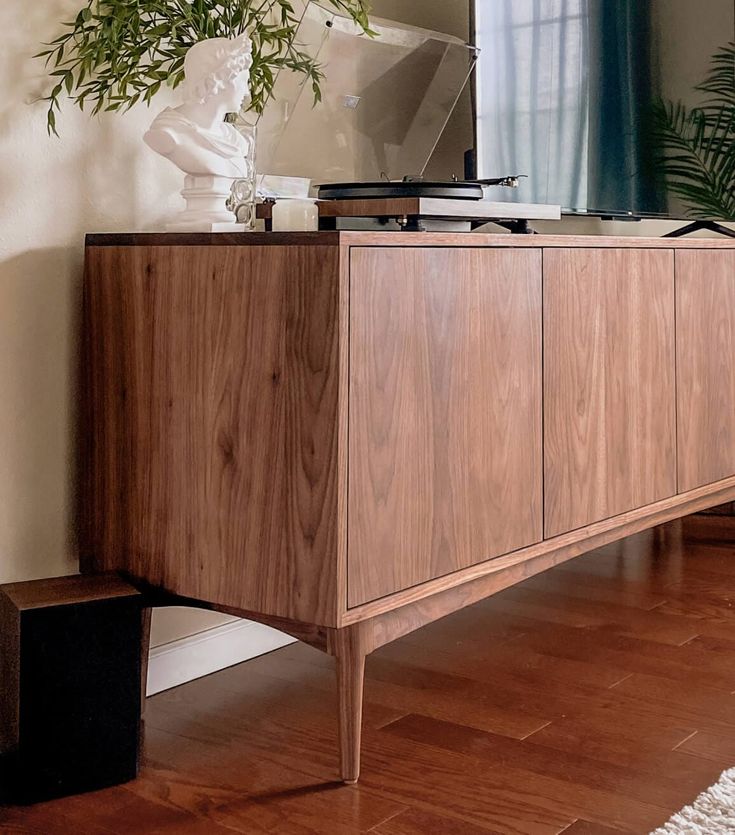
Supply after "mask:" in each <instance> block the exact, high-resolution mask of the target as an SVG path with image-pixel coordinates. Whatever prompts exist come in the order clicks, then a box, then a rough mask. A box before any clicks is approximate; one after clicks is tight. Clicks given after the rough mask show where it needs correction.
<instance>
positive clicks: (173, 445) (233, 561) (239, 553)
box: [81, 246, 341, 625]
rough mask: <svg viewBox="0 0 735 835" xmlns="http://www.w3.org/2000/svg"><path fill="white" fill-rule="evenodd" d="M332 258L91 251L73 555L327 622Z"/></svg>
mask: <svg viewBox="0 0 735 835" xmlns="http://www.w3.org/2000/svg"><path fill="white" fill-rule="evenodd" d="M339 284H340V282H339V249H338V248H337V247H319V246H313V247H311V246H310V247H306V246H304V247H299V246H288V247H278V246H271V247H259V246H237V247H220V246H217V247H178V246H174V247H135V248H131V247H89V248H88V250H87V271H86V280H85V361H84V374H83V390H84V394H83V415H84V419H83V430H82V462H81V472H82V475H83V479H82V484H83V486H82V502H81V511H82V555H83V566H84V568H85V569H86V570H87V571H89V570H99V569H121V570H124V571H126V572H129V573H130V574H131V575H132V576H134V577H137V578H140V579H143V580H145V581H147V582H148V583H150V584H152V585H153V586H156V587H159V588H162V589H165V590H167V591H170V592H173V593H176V594H179V595H183V596H186V597H192V598H196V599H198V600H200V601H204V602H213V603H216V604H218V605H220V606H224V607H231V608H235V609H240V610H254V611H257V612H262V613H266V614H272V615H277V616H282V617H286V618H293V619H295V620H301V621H307V622H309V623H315V624H326V625H330V624H334V623H335V622H336V617H337V589H336V577H337V560H338V542H339V540H340V535H339V526H340V524H341V521H340V514H339V512H338V504H339V503H338V495H337V493H338V486H337V485H338V435H339V403H338V383H339V372H340V369H339V357H340V346H339V342H340V337H339V304H340V299H339V295H340V288H339Z"/></svg>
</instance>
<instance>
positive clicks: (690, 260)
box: [676, 250, 735, 493]
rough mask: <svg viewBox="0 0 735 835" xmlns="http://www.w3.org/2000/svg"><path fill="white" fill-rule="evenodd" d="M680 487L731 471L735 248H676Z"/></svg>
mask: <svg viewBox="0 0 735 835" xmlns="http://www.w3.org/2000/svg"><path fill="white" fill-rule="evenodd" d="M676 333H677V337H676V354H677V382H678V387H677V389H678V391H677V395H678V404H677V409H678V421H679V492H680V493H683V492H686V491H687V490H692V489H693V488H695V487H700V486H702V485H704V484H711V483H712V482H714V481H719V480H720V479H722V478H727V477H728V476H732V475H735V252H734V251H727V252H712V251H707V250H687V251H680V252H677V253H676Z"/></svg>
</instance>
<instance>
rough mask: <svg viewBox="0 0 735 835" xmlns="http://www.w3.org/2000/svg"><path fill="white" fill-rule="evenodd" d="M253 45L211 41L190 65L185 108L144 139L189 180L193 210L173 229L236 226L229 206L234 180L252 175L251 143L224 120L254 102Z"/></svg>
mask: <svg viewBox="0 0 735 835" xmlns="http://www.w3.org/2000/svg"><path fill="white" fill-rule="evenodd" d="M251 65H252V56H251V42H250V39H249V38H248V36H247V35H240V36H239V37H238V38H234V39H232V40H229V39H227V38H211V39H209V40H205V41H201V42H199V43H197V44H194V46H192V47H191V49H189V51H188V52H187V54H186V58H185V60H184V72H185V81H184V85H183V89H184V98H185V100H184V103H183V104H182V105H179V107H167V108H166V109H165V110H164V111H163V112H162V113H160V114H159V115H158V116H157V117H156V118H155V119H154V121H153V124H152V125H151V127H150V129H149V130H148V132H147V133H146V134H145V136H144V140H145V142H146V144H147V145H148V146H149V147H150V148H152V149H153V150H154V151H156V152H157V153H159V154H161V156H164V157H166V159H169V160H171V162H172V163H173V164H174V165H176V167H177V168H179V169H180V170H181V171H183V172H184V174H185V175H186V179H185V187H184V190H183V191H182V195H183V197H184V199H185V200H186V201H187V209H186V211H185V212H183V213H182V214H181V215H180V216H179V218H178V219H177V220H176V222H175V223H172V224H169V227H168V228H170V229H181V230H185V229H191V230H192V231H193V230H197V231H198V230H203V231H210V230H208V229H207V228H206V227H207V226H208V224H221V223H230V222H232V221H233V216H232V214H231V213H229V212H228V211H227V210H226V209H225V207H224V202H225V200H226V199H227V197H228V196H229V193H230V187H231V185H232V181H233V180H234V179H236V178H240V177H244V176H245V175H246V173H247V165H246V162H245V156H246V155H247V154H248V152H249V150H250V149H249V145H248V140H247V139H245V137H243V136H242V135H241V134H240V133H239V132H238V131H237V130H236V129H235V128H234V127H233V126H232V125H230V124H228V123H227V122H225V121H224V119H225V116H226V114H227V113H232V112H236V111H238V110H240V108H241V107H242V105H243V103H245V102H247V101H249V100H250V90H249V78H250V67H251Z"/></svg>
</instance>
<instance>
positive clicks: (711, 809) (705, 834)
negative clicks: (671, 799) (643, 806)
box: [651, 768, 735, 835]
mask: <svg viewBox="0 0 735 835" xmlns="http://www.w3.org/2000/svg"><path fill="white" fill-rule="evenodd" d="M733 833H735V768H731V769H730V770H729V771H726V772H725V773H724V774H723V775H722V777H720V779H719V781H718V782H717V783H716V784H715V785H714V786H712V788H709V789H707V791H706V792H703V793H702V794H700V795H699V797H698V798H697V799H696V800H695V801H694V803H692V805H691V806H687V807H686V808H685V809H682V810H681V812H677V814H675V815H674V817H673V818H671V820H670V821H669V822H668V823H667V824H665V825H664V826H662V827H661V828H660V829H657V830H656V831H655V832H652V833H651V835H733Z"/></svg>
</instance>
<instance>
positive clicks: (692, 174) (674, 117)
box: [654, 43, 735, 220]
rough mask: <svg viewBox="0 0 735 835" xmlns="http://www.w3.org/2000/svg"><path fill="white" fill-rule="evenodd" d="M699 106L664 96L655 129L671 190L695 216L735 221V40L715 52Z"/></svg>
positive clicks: (657, 112) (701, 89)
mask: <svg viewBox="0 0 735 835" xmlns="http://www.w3.org/2000/svg"><path fill="white" fill-rule="evenodd" d="M695 90H696V91H697V92H698V93H703V94H705V95H706V96H707V99H706V101H705V102H704V104H702V105H701V106H700V107H697V108H688V107H686V106H685V105H684V104H682V103H681V102H678V103H677V102H671V101H660V102H659V103H658V104H657V106H656V110H655V114H654V115H655V123H656V131H657V135H658V138H659V142H660V144H661V147H662V149H663V155H662V160H661V162H662V167H663V170H664V172H665V174H666V181H667V185H668V187H669V189H670V190H671V191H672V192H673V193H674V194H676V195H677V196H678V197H680V198H682V200H684V202H685V204H686V207H687V210H688V212H689V214H690V215H691V216H692V217H696V218H701V219H709V218H717V219H719V220H735V43H729V44H727V46H724V47H722V48H721V49H720V51H719V52H718V53H717V54H716V55H714V56H713V57H712V66H711V69H710V71H709V74H708V75H707V78H706V79H705V81H704V82H703V83H702V84H700V85H699V86H697V87H695Z"/></svg>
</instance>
